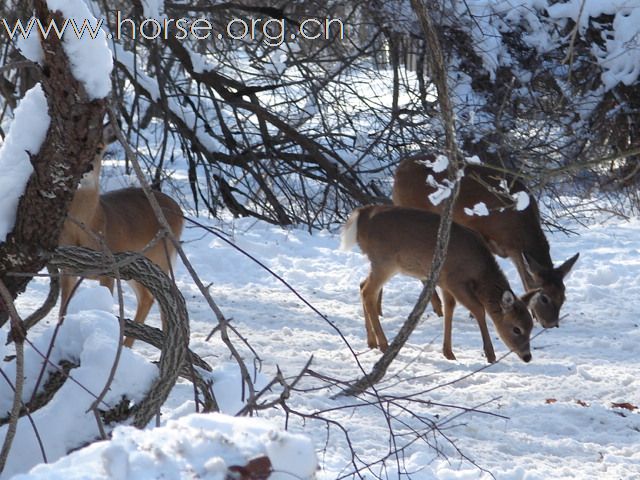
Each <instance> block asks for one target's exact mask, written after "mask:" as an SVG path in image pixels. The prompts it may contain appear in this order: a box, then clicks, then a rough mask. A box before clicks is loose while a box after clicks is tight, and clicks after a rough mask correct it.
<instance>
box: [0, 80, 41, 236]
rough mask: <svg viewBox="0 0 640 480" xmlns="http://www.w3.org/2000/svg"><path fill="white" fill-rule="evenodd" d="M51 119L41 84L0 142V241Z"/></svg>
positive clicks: (20, 107) (8, 229)
mask: <svg viewBox="0 0 640 480" xmlns="http://www.w3.org/2000/svg"><path fill="white" fill-rule="evenodd" d="M50 122H51V119H50V117H49V113H48V111H47V100H46V98H45V95H44V92H43V91H42V87H41V86H40V85H36V86H35V87H33V88H32V89H31V90H29V91H28V92H27V94H26V95H25V96H24V98H23V99H22V101H21V102H20V104H19V105H18V108H17V109H16V111H15V117H14V120H13V122H12V123H11V128H10V130H9V134H8V135H7V138H6V139H5V141H4V143H2V146H0V172H2V175H1V176H0V242H4V241H5V239H6V237H7V234H8V233H9V232H11V231H12V230H13V227H14V224H15V221H16V214H17V209H18V202H19V201H20V197H21V196H22V194H23V193H24V191H25V188H26V185H27V181H28V180H29V177H30V176H31V173H32V172H33V166H32V165H31V161H30V157H31V156H32V155H35V154H37V153H38V152H39V151H40V147H41V146H42V142H44V139H45V137H46V135H47V130H48V129H49V123H50Z"/></svg>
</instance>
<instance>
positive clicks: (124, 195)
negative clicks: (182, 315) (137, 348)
mask: <svg viewBox="0 0 640 480" xmlns="http://www.w3.org/2000/svg"><path fill="white" fill-rule="evenodd" d="M113 141H115V136H114V132H113V129H112V127H111V126H110V125H106V126H105V127H104V131H103V139H102V142H101V144H100V145H99V148H98V150H97V151H96V155H95V158H94V160H93V162H92V164H91V170H90V171H89V172H87V173H85V174H84V176H83V177H82V179H81V180H80V185H79V187H78V190H77V191H76V193H75V195H74V197H73V200H72V202H71V205H70V207H69V211H68V213H67V219H66V220H65V222H64V225H63V228H62V232H61V234H60V238H59V240H58V244H59V245H73V246H81V247H87V248H91V249H93V250H97V251H102V250H104V249H105V248H106V249H108V250H109V251H111V252H113V253H119V252H126V251H132V252H140V253H142V254H143V255H144V256H145V257H147V258H148V259H149V260H151V261H152V262H154V263H155V264H156V265H158V266H159V267H160V268H161V269H162V270H163V271H164V272H165V273H168V272H169V270H170V268H171V264H172V263H173V262H174V260H175V256H176V251H175V248H174V246H173V244H172V243H171V242H170V241H167V240H166V239H165V238H157V236H158V234H159V232H160V229H161V226H160V223H159V222H158V220H157V218H156V215H155V213H154V211H153V209H152V208H151V205H150V203H149V201H148V199H147V197H146V195H145V193H144V191H143V190H142V189H141V188H123V189H120V190H114V191H111V192H107V193H104V194H102V195H101V194H100V169H101V165H102V158H103V156H104V153H105V150H106V148H107V146H108V145H109V144H110V143H112V142H113ZM154 195H155V198H156V200H157V201H158V204H159V205H160V208H162V210H163V213H164V215H165V217H166V219H167V222H168V223H169V226H170V227H171V230H172V233H173V235H175V236H176V238H180V235H181V234H182V228H183V223H184V219H183V216H182V210H181V209H180V206H179V205H178V204H177V203H176V202H175V201H174V200H173V199H172V198H171V197H169V196H167V195H165V194H163V193H161V192H154ZM97 279H98V280H99V281H100V284H101V285H103V286H106V287H107V288H109V290H110V291H111V292H113V286H114V280H113V279H112V278H110V277H99V278H97ZM76 280H77V278H75V277H73V276H71V275H67V274H64V272H63V276H62V279H61V307H60V311H61V313H62V312H63V309H64V308H65V307H66V305H67V303H68V301H69V299H70V297H71V295H72V292H73V289H74V285H75V283H76ZM129 284H130V285H131V287H132V288H133V290H134V292H135V295H136V298H137V301H138V305H137V309H136V314H135V318H134V320H135V321H136V322H139V323H144V321H145V319H146V317H147V315H148V313H149V310H150V309H151V306H152V305H153V296H152V295H151V292H149V290H147V289H146V288H145V287H143V286H142V285H141V284H139V283H138V282H135V281H131V282H129ZM163 323H164V319H163ZM124 345H125V346H127V347H131V346H132V345H133V339H132V338H127V339H125V341H124Z"/></svg>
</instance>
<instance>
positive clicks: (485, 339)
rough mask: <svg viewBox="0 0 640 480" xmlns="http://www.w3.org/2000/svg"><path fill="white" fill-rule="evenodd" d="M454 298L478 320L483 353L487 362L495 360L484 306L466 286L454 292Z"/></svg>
mask: <svg viewBox="0 0 640 480" xmlns="http://www.w3.org/2000/svg"><path fill="white" fill-rule="evenodd" d="M456 299H457V300H458V301H459V302H460V303H461V304H462V305H464V306H465V307H466V308H467V309H468V310H469V311H470V312H471V314H472V315H473V316H474V318H475V319H476V321H477V322H478V327H479V328H480V334H481V335H482V347H483V349H484V354H485V356H486V357H487V361H488V362H489V363H493V362H495V361H496V354H495V352H494V351H493V343H491V336H490V335H489V329H488V328H487V320H486V315H485V310H484V306H483V305H482V303H480V301H479V300H478V298H477V297H476V296H475V294H474V293H473V292H472V291H471V290H470V289H468V288H462V289H460V291H458V292H456Z"/></svg>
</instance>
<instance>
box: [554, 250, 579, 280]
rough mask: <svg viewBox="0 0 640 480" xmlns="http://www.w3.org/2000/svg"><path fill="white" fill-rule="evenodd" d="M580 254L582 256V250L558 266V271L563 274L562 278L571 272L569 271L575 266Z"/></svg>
mask: <svg viewBox="0 0 640 480" xmlns="http://www.w3.org/2000/svg"><path fill="white" fill-rule="evenodd" d="M579 256H580V252H578V253H576V254H575V255H574V256H573V257H571V258H570V259H569V260H567V261H566V262H564V263H563V264H562V265H560V266H559V267H558V268H556V271H557V272H560V273H561V274H562V278H564V277H566V276H567V275H568V274H569V272H570V271H571V269H572V268H573V265H574V264H575V263H576V261H577V260H578V257H579Z"/></svg>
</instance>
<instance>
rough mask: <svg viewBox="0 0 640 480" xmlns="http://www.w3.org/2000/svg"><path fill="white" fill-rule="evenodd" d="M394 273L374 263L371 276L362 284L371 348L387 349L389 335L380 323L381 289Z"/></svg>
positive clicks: (366, 326) (366, 324)
mask: <svg viewBox="0 0 640 480" xmlns="http://www.w3.org/2000/svg"><path fill="white" fill-rule="evenodd" d="M391 275H392V273H391V272H388V271H386V270H385V269H383V268H376V267H374V266H373V265H372V267H371V272H370V273H369V276H368V277H367V278H366V279H365V280H364V282H362V283H361V284H360V297H361V299H362V308H363V309H364V324H365V328H366V330H367V344H368V345H369V348H376V347H377V348H379V349H380V350H382V351H383V352H384V351H386V350H387V347H388V345H389V344H388V342H387V337H386V336H385V334H384V331H383V330H382V325H380V315H379V313H380V311H381V305H380V304H379V302H380V301H381V298H382V297H381V293H380V292H381V290H382V286H383V285H384V284H385V283H386V281H387V280H388V279H389V278H390V277H391Z"/></svg>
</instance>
